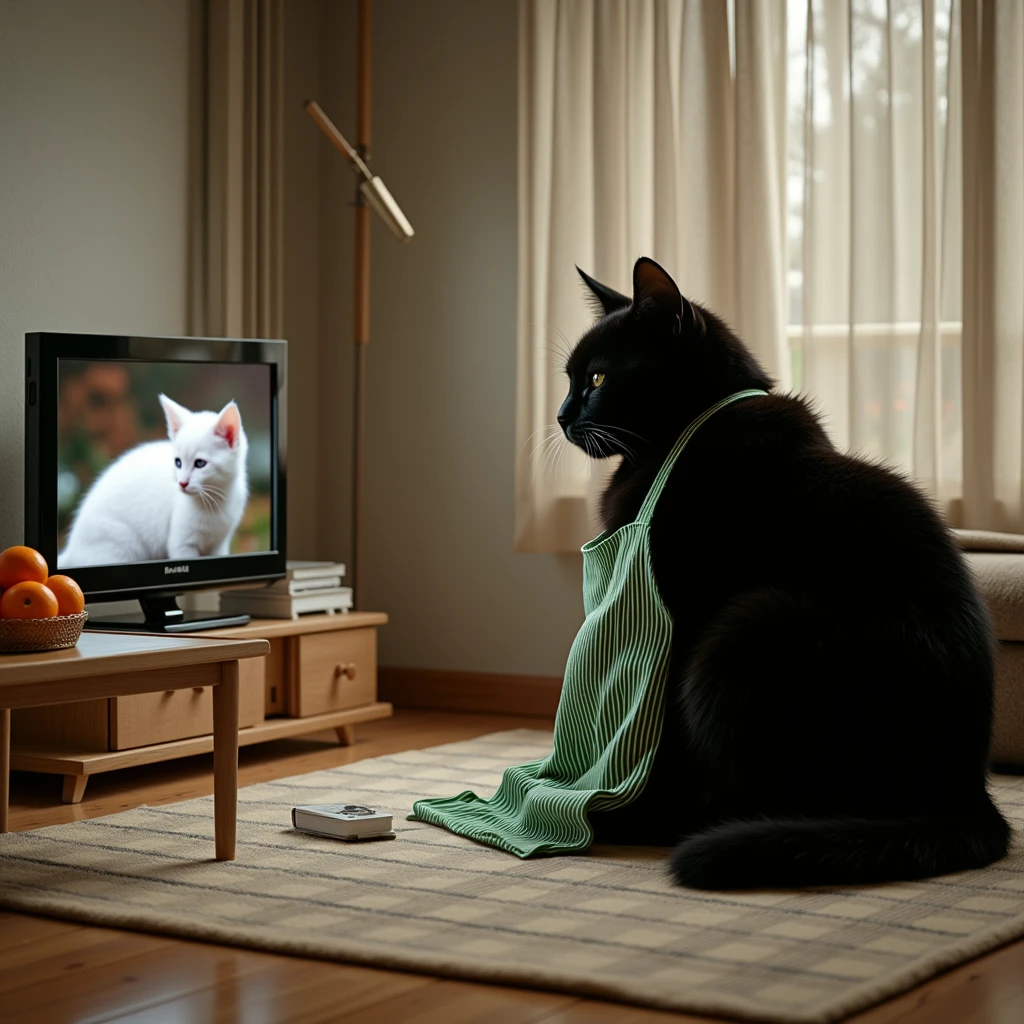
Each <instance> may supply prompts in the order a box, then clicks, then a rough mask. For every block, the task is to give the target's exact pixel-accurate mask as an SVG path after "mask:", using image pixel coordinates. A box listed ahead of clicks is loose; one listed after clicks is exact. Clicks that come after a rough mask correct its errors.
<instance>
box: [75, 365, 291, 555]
mask: <svg viewBox="0 0 1024 1024" xmlns="http://www.w3.org/2000/svg"><path fill="white" fill-rule="evenodd" d="M57 373H58V378H57V464H56V467H55V469H56V474H57V568H58V569H60V570H65V569H72V568H76V567H82V566H101V565H119V564H123V563H125V562H146V561H165V560H167V559H172V560H190V559H196V558H212V557H216V556H225V555H237V554H245V553H252V552H261V551H272V550H273V549H274V548H273V543H272V536H273V529H272V528H273V514H274V510H273V503H272V500H271V499H272V493H271V483H272V457H271V409H272V405H271V403H272V395H271V379H270V367H269V366H267V365H232V364H223V363H222V364H216V363H196V362H193V363H186V362H125V361H117V360H109V361H107V360H103V361H100V360H87V359H61V360H60V361H59V363H58V368H57Z"/></svg>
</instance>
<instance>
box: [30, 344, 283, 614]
mask: <svg viewBox="0 0 1024 1024" xmlns="http://www.w3.org/2000/svg"><path fill="white" fill-rule="evenodd" d="M287 351H288V350H287V343H286V342H285V341H282V340H278V339H235V338H202V337H200V338H190V337H145V336H139V335H109V334H66V333H55V332H48V331H39V332H34V333H31V334H26V335H25V543H26V544H28V545H29V546H30V547H33V548H35V549H36V550H37V551H39V552H40V553H41V554H42V555H43V557H44V558H45V559H46V562H47V565H50V566H53V567H55V568H52V569H51V572H61V571H62V569H61V567H60V566H58V565H57V417H58V412H59V405H58V400H59V395H58V387H59V382H58V364H59V361H60V360H61V359H74V360H78V361H86V362H101V361H102V362H178V363H180V362H191V363H240V364H258V365H266V366H269V367H270V400H271V414H270V426H271V460H272V465H271V496H272V497H271V508H272V510H273V511H272V513H271V544H272V550H271V551H265V552H252V553H239V554H234V555H225V556H222V557H215V556H207V557H202V558H194V559H162V560H154V561H148V562H131V563H128V564H125V565H99V566H74V567H73V568H72V567H68V568H67V570H66V571H67V574H68V575H69V576H72V577H73V578H74V579H75V581H76V582H77V583H78V585H79V586H80V587H81V588H82V590H83V592H84V593H85V597H86V600H87V601H122V600H132V599H136V598H138V599H141V598H154V597H174V596H176V595H178V594H183V593H186V592H188V591H195V590H215V589H218V588H225V587H230V586H235V585H239V584H246V583H250V584H251V583H259V582H261V581H263V580H267V581H269V580H273V579H280V578H281V577H283V576H284V574H285V538H286V537H287V532H286V530H287V507H286V505H287V502H286V493H287V491H286V487H285V477H286V471H285V464H286V443H285V442H286V436H285V435H286V431H285V422H284V418H283V416H282V404H283V399H284V395H285V390H284V389H285V379H286V376H287ZM182 567H185V568H184V569H183V568H182Z"/></svg>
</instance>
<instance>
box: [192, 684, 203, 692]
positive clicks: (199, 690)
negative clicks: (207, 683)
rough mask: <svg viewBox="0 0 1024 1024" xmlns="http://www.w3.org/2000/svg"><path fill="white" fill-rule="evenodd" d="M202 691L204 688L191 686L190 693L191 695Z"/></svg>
mask: <svg viewBox="0 0 1024 1024" xmlns="http://www.w3.org/2000/svg"><path fill="white" fill-rule="evenodd" d="M203 689H204V688H203V687H202V686H193V687H192V692H193V693H202V692H203Z"/></svg>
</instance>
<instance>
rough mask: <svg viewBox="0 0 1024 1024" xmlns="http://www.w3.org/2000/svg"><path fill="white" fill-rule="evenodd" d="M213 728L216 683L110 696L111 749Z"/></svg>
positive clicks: (154, 741) (173, 737)
mask: <svg viewBox="0 0 1024 1024" xmlns="http://www.w3.org/2000/svg"><path fill="white" fill-rule="evenodd" d="M211 732H213V695H212V687H209V686H200V687H197V688H195V689H193V688H192V687H189V688H188V689H186V690H166V691H164V692H162V693H137V694H133V695H132V696H131V697H111V699H110V749H111V750H129V749H131V748H132V747H145V746H148V745H149V744H150V743H168V742H170V741H171V740H183V739H185V738H186V737H188V736H205V735H206V734H207V733H211Z"/></svg>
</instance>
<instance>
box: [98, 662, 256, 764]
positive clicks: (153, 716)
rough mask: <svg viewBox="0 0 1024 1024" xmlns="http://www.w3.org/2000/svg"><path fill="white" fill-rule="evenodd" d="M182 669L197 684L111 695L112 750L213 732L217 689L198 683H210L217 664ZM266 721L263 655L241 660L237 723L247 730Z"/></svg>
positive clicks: (128, 748)
mask: <svg viewBox="0 0 1024 1024" xmlns="http://www.w3.org/2000/svg"><path fill="white" fill-rule="evenodd" d="M183 671H184V672H188V673H189V674H194V675H195V680H196V685H195V686H190V687H186V688H185V689H183V690H162V691H158V692H157V693H138V694H133V695H132V696H131V697H111V698H110V749H111V750H130V749H132V748H133V747H145V746H148V745H149V744H150V743H170V742H171V740H183V739H187V738H188V737H190V736H208V735H209V734H210V733H212V732H213V687H212V686H201V685H199V684H200V683H203V682H208V681H209V673H210V672H211V671H216V668H215V666H201V667H199V666H197V667H194V668H189V669H184V670H183ZM215 678H216V677H215ZM262 721H263V659H262V658H248V659H246V660H244V661H240V662H239V663H238V724H239V727H240V728H244V727H245V726H247V725H255V724H256V723H257V722H262Z"/></svg>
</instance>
